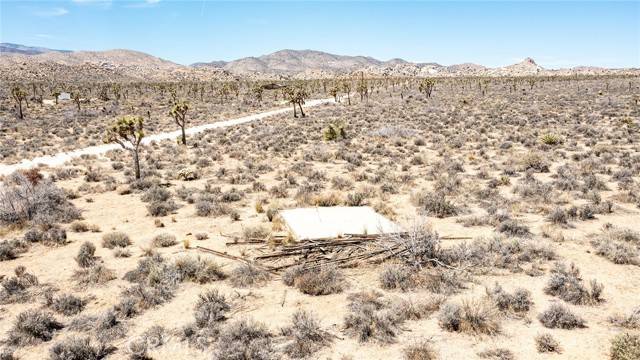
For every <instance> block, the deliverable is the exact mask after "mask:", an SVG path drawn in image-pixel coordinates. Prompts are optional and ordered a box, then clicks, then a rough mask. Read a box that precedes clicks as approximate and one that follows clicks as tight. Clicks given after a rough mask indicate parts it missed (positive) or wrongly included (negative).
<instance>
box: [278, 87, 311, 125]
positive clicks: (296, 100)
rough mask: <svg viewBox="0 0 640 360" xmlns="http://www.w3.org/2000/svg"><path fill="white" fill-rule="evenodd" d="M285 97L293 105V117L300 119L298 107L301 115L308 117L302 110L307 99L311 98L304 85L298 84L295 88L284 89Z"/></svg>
mask: <svg viewBox="0 0 640 360" xmlns="http://www.w3.org/2000/svg"><path fill="white" fill-rule="evenodd" d="M284 95H285V96H286V98H287V100H289V103H291V104H292V105H293V117H294V118H297V117H298V114H297V112H296V105H298V107H299V108H300V115H301V116H302V117H305V116H306V115H305V114H304V110H302V105H304V101H305V99H306V98H308V97H309V93H308V92H307V90H306V89H305V88H304V85H302V84H298V85H295V86H289V87H287V88H285V89H284Z"/></svg>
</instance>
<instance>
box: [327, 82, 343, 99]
mask: <svg viewBox="0 0 640 360" xmlns="http://www.w3.org/2000/svg"><path fill="white" fill-rule="evenodd" d="M339 93H340V88H339V87H338V85H337V84H336V85H333V86H332V87H331V89H329V95H331V96H333V100H334V101H335V102H338V94H339Z"/></svg>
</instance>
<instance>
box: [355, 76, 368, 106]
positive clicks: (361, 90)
mask: <svg viewBox="0 0 640 360" xmlns="http://www.w3.org/2000/svg"><path fill="white" fill-rule="evenodd" d="M356 91H357V92H358V94H360V101H363V100H364V97H365V96H366V97H367V100H368V99H369V86H368V84H367V81H366V80H365V79H364V74H360V81H358V85H357V86H356Z"/></svg>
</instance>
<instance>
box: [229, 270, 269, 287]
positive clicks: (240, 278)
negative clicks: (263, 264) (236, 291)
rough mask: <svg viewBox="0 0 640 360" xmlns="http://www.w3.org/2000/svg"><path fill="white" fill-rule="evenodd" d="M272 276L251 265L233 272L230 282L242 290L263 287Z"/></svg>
mask: <svg viewBox="0 0 640 360" xmlns="http://www.w3.org/2000/svg"><path fill="white" fill-rule="evenodd" d="M270 278H271V276H270V275H269V273H268V272H267V271H265V270H262V269H260V268H258V267H257V266H254V265H251V264H243V265H240V266H238V267H236V268H235V269H233V270H232V271H231V274H229V280H230V281H231V285H233V286H235V287H240V288H246V287H254V286H262V285H264V284H265V283H266V282H267V281H268V280H269V279H270Z"/></svg>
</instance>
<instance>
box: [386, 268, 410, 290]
mask: <svg viewBox="0 0 640 360" xmlns="http://www.w3.org/2000/svg"><path fill="white" fill-rule="evenodd" d="M379 279H380V287H382V288H383V289H386V290H392V289H400V290H402V291H407V290H409V289H412V288H414V287H415V286H416V281H415V279H414V270H413V269H412V268H411V267H409V266H407V265H405V264H400V263H390V264H387V265H385V267H384V268H383V269H382V271H381V272H380V276H379Z"/></svg>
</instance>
